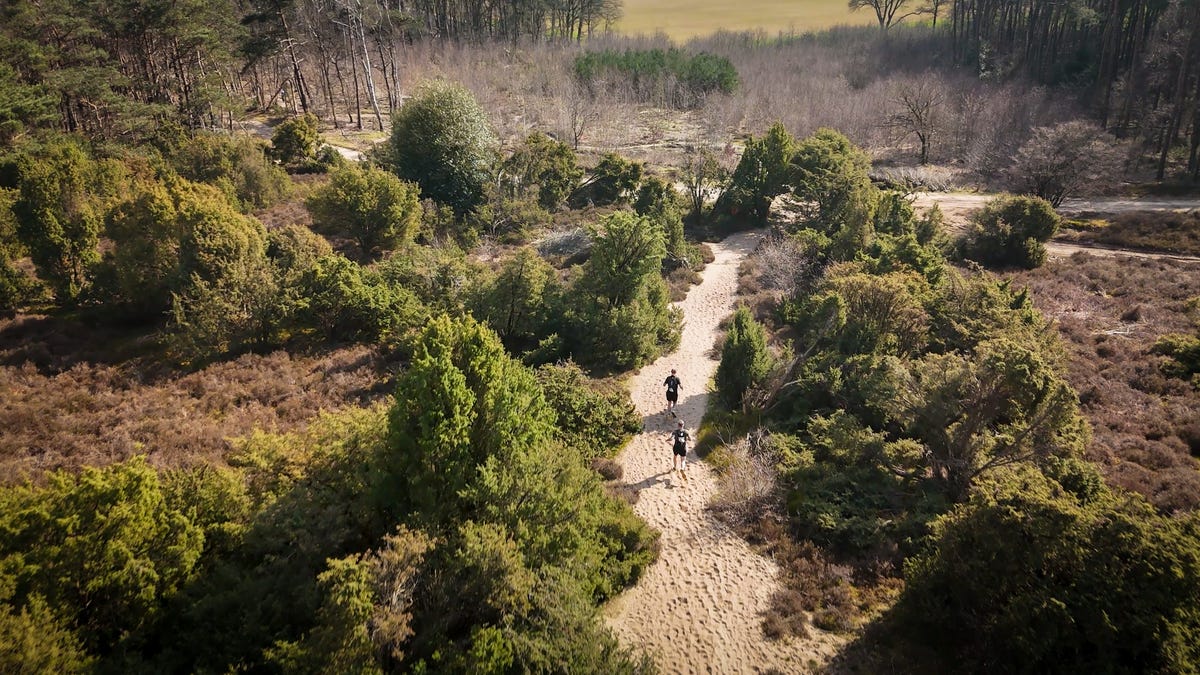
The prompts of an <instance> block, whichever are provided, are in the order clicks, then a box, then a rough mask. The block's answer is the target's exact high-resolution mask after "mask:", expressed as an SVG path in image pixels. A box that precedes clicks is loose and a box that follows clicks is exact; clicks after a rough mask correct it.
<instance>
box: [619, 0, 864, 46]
mask: <svg viewBox="0 0 1200 675" xmlns="http://www.w3.org/2000/svg"><path fill="white" fill-rule="evenodd" d="M623 9H624V16H623V17H622V18H621V20H620V22H618V24H617V29H618V30H620V31H622V32H624V33H629V34H638V33H657V32H661V33H665V34H666V35H667V36H669V37H670V38H672V39H673V40H679V41H682V40H686V39H688V38H693V37H696V36H699V35H707V34H709V33H715V32H716V31H719V30H766V31H772V32H773V31H776V30H780V29H782V30H785V31H790V32H805V31H815V30H820V29H823V28H828V27H830V26H838V25H846V24H850V25H864V24H873V23H874V22H875V15H874V13H872V12H871V11H869V10H864V11H860V12H851V11H850V10H849V9H848V8H847V5H846V2H845V1H844V0H808V1H807V2H796V0H749V1H748V2H739V3H733V2H728V1H727V0H625V2H624V3H623Z"/></svg>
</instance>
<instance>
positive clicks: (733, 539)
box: [605, 233, 840, 673]
mask: <svg viewBox="0 0 1200 675" xmlns="http://www.w3.org/2000/svg"><path fill="white" fill-rule="evenodd" d="M757 241H758V234H757V233H742V234H738V235H734V236H732V237H730V238H728V239H726V240H725V241H723V242H721V243H720V244H716V245H714V246H713V252H714V253H715V254H716V260H715V261H713V262H712V263H710V264H709V265H708V267H707V268H706V269H705V271H704V280H703V282H702V283H701V284H700V285H699V286H696V287H695V288H693V289H692V290H691V291H690V292H689V293H688V296H687V299H686V300H684V301H683V302H681V303H679V307H680V308H682V309H683V312H684V317H685V318H684V327H683V339H682V341H681V344H680V347H679V349H678V351H676V352H675V353H673V354H669V355H667V356H664V357H662V358H660V359H659V360H658V361H656V362H654V363H653V364H651V365H649V366H647V367H645V368H643V369H642V370H641V372H640V373H638V374H637V375H636V376H635V377H634V378H633V379H632V381H631V382H630V389H631V393H632V395H633V401H634V403H635V404H636V405H637V407H638V410H639V411H640V412H641V413H642V415H643V416H644V419H645V426H644V429H643V432H642V433H641V434H640V435H638V436H637V437H635V438H634V439H633V440H632V441H630V443H629V445H627V446H626V447H625V449H624V450H623V451H622V453H621V455H620V456H619V457H618V458H617V459H618V460H619V461H620V462H621V464H622V465H623V466H624V469H625V481H626V482H627V483H628V484H629V485H632V486H633V487H634V488H636V489H637V490H639V494H640V497H639V499H638V503H637V504H636V506H635V507H634V509H635V510H636V511H637V513H638V515H640V516H641V517H642V518H644V519H645V520H646V521H647V522H649V523H650V525H651V526H652V527H654V528H656V529H657V530H659V531H660V532H661V533H662V539H661V545H662V549H661V553H660V555H659V558H658V561H657V562H656V563H655V564H654V565H653V566H651V567H650V569H649V570H647V572H646V574H645V576H644V577H643V578H642V580H641V581H640V582H639V583H638V584H637V585H636V586H635V587H633V588H632V589H630V590H628V591H626V592H625V593H624V594H623V595H621V596H620V597H618V598H616V599H615V600H613V601H612V602H611V603H609V605H608V606H607V607H606V608H605V617H606V619H607V621H608V624H609V626H610V627H611V628H612V629H613V631H614V632H615V633H616V634H617V636H618V637H619V638H620V639H621V642H622V643H623V644H626V645H629V646H632V647H634V648H636V649H640V650H644V651H645V652H646V653H648V654H650V655H651V656H652V657H653V658H654V660H655V662H656V663H657V664H658V666H659V667H660V669H661V670H662V671H663V672H665V673H755V672H764V671H767V670H770V669H772V668H774V669H778V670H779V671H782V672H785V673H796V672H803V671H807V670H811V667H812V666H813V665H815V664H817V663H822V662H825V661H826V660H828V659H829V658H830V657H831V656H832V655H833V654H834V653H835V652H836V649H837V647H838V645H839V644H840V641H839V639H837V638H835V637H833V636H830V635H826V634H824V633H822V632H821V631H819V630H817V629H815V628H814V629H812V633H813V637H811V638H809V639H805V640H799V639H792V640H788V641H768V640H766V639H765V638H764V637H763V634H762V629H761V625H762V612H763V611H764V610H765V609H766V608H767V607H768V604H769V599H770V597H771V594H772V592H773V591H774V590H775V589H776V586H777V582H776V576H777V573H778V569H777V567H776V565H775V563H774V562H773V561H771V560H770V559H768V558H765V557H763V556H761V555H759V554H758V553H756V552H754V551H753V550H751V549H750V546H749V545H748V544H747V543H746V542H745V541H744V540H742V539H741V538H739V537H738V536H737V535H736V534H734V533H733V532H731V531H730V530H729V528H727V527H726V526H724V525H723V524H722V523H720V522H719V521H717V520H716V519H715V518H714V517H713V516H712V515H711V514H710V513H709V512H708V511H707V510H706V509H705V506H706V505H707V504H708V503H709V501H710V500H711V499H712V497H713V495H714V494H715V493H716V490H717V482H716V477H715V476H714V475H713V474H712V472H711V471H710V470H709V467H708V466H707V465H705V464H704V463H702V462H700V461H697V460H696V458H695V456H694V455H691V454H689V457H688V481H687V482H686V483H684V482H682V481H681V480H680V479H679V478H678V477H676V476H673V475H672V474H671V470H670V469H671V447H670V445H669V444H668V442H667V436H668V434H669V433H670V430H671V429H672V424H673V423H674V420H672V419H670V418H669V417H668V416H665V415H664V414H663V411H664V408H665V400H666V399H665V390H664V387H663V385H662V382H663V379H664V378H665V377H666V376H667V375H668V374H669V373H670V370H671V369H672V368H675V369H676V370H677V371H678V374H679V378H680V379H681V380H682V382H683V385H682V389H681V391H680V396H679V404H678V406H677V411H678V414H679V418H680V419H682V420H683V421H684V424H685V425H686V428H687V429H688V430H689V431H690V432H692V433H693V434H695V431H696V428H697V426H698V424H699V422H700V418H701V417H702V416H703V414H704V409H705V405H706V404H707V401H708V394H707V391H706V390H707V387H708V383H709V380H710V379H711V378H712V375H713V373H714V372H715V371H716V368H717V361H716V360H715V359H714V356H713V344H714V341H715V340H716V337H717V333H718V328H717V326H718V324H719V323H720V321H721V320H722V319H723V318H725V317H726V316H728V315H729V314H730V313H731V312H732V311H733V309H734V299H735V295H736V289H737V268H738V265H739V264H740V263H741V261H742V259H743V258H744V257H745V256H746V255H747V254H749V253H750V252H751V251H752V250H753V249H754V246H755V245H756V244H757Z"/></svg>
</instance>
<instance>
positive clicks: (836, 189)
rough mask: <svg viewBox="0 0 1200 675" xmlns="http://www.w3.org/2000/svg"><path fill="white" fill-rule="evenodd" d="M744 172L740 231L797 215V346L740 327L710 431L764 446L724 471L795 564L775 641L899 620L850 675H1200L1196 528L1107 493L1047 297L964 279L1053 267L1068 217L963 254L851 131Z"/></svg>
mask: <svg viewBox="0 0 1200 675" xmlns="http://www.w3.org/2000/svg"><path fill="white" fill-rule="evenodd" d="M742 162H743V164H742V165H739V167H738V169H737V170H736V171H735V172H734V177H733V183H732V184H731V186H730V187H729V189H728V190H727V191H726V192H725V196H724V198H723V199H722V201H720V202H718V207H719V208H720V209H723V210H724V211H725V212H726V213H728V212H734V211H736V212H749V213H752V214H755V215H759V214H760V211H761V216H762V217H765V216H766V211H767V210H768V209H770V208H771V205H772V202H773V201H774V200H773V199H772V198H773V197H775V196H777V195H790V196H791V197H793V198H794V200H795V203H794V204H793V205H792V207H791V209H792V214H791V215H792V216H793V217H790V218H786V219H781V221H780V222H781V224H780V225H779V227H778V231H777V238H776V239H775V240H773V241H771V242H769V243H768V244H767V245H766V246H765V247H764V250H763V251H761V252H760V253H759V254H758V258H759V260H758V262H757V263H756V264H757V265H759V267H760V271H759V273H758V274H756V275H755V278H756V281H755V283H758V284H760V285H761V287H762V288H764V289H765V290H766V291H768V295H767V296H766V297H765V299H764V301H763V303H762V304H760V305H759V306H758V315H759V317H761V318H762V319H764V320H766V321H767V322H768V323H769V324H770V325H771V326H772V327H774V328H775V329H777V333H776V334H777V335H781V336H787V337H786V338H782V339H781V342H780V343H779V344H776V345H775V347H774V349H772V348H771V347H769V346H768V344H767V341H766V340H765V337H766V331H765V330H764V328H763V326H762V325H761V324H759V323H758V322H757V321H756V320H755V319H754V317H753V316H752V315H751V313H750V312H749V311H747V310H745V309H743V310H741V311H740V312H739V314H738V315H737V316H735V319H734V321H733V323H732V325H731V326H730V330H729V332H728V335H727V337H726V340H725V342H724V344H723V346H722V359H721V364H720V366H719V368H718V371H717V378H716V382H717V386H718V396H717V400H718V401H720V402H722V403H723V404H724V405H725V406H727V409H728V411H729V412H727V413H716V414H714V415H712V416H711V417H710V419H709V420H708V422H707V423H706V425H707V426H708V427H709V430H708V431H706V432H705V433H706V434H708V435H710V437H720V438H724V439H728V438H730V437H732V436H734V435H741V436H743V437H744V440H742V441H741V442H739V443H737V444H735V445H734V446H733V447H732V448H726V449H723V450H721V451H719V452H718V453H717V454H716V455H715V457H714V458H715V460H716V462H717V464H718V465H722V466H725V467H727V469H726V470H727V472H728V473H727V475H728V478H727V479H726V480H725V487H724V488H723V490H722V496H721V497H720V498H719V500H718V504H717V507H716V508H717V510H718V512H720V513H723V514H725V516H726V517H727V518H728V519H729V520H730V521H731V522H732V523H734V524H735V525H737V526H739V527H742V528H745V529H747V530H750V531H752V532H753V533H754V534H755V536H756V537H760V538H763V539H765V540H766V541H767V542H768V544H769V547H770V550H771V551H773V552H774V553H775V555H776V556H777V558H778V559H779V562H780V564H781V569H782V570H783V578H784V580H785V584H786V588H785V590H783V591H781V592H780V593H778V594H777V595H776V596H775V598H774V601H773V604H774V611H773V613H771V614H769V615H768V617H767V620H766V623H765V629H766V630H767V631H768V632H769V633H772V634H777V635H786V634H792V633H796V634H804V632H805V630H806V626H807V625H808V624H809V623H812V624H814V625H816V626H818V627H820V628H822V629H824V630H832V631H845V632H849V631H852V630H854V629H856V628H859V627H861V626H863V624H864V623H866V621H868V620H877V623H876V624H875V626H874V628H875V630H868V631H865V632H863V633H862V634H860V638H859V640H858V641H857V643H856V644H855V645H854V647H853V648H852V649H851V650H850V651H849V652H848V653H847V654H844V655H843V658H845V659H846V660H847V665H848V666H850V667H851V669H853V668H855V667H857V668H865V669H866V670H878V669H882V668H885V667H886V666H885V665H884V664H888V663H904V664H906V665H908V666H909V667H910V668H911V669H912V670H914V671H922V670H930V671H941V670H955V669H966V670H972V671H997V672H1027V671H1041V670H1056V671H1062V672H1091V671H1093V670H1095V669H1097V668H1100V669H1107V670H1110V671H1115V672H1141V671H1144V670H1145V669H1147V668H1149V669H1154V670H1162V671H1164V672H1187V671H1190V670H1194V669H1195V668H1196V667H1197V664H1198V663H1200V651H1198V650H1197V649H1196V647H1195V646H1194V643H1195V637H1196V636H1197V635H1198V634H1200V622H1197V621H1196V619H1195V617H1194V616H1193V614H1192V613H1190V612H1189V611H1188V610H1187V609H1185V608H1187V607H1190V606H1191V605H1192V604H1193V603H1194V602H1195V601H1196V599H1197V598H1198V597H1200V529H1198V526H1200V520H1198V519H1197V515H1196V514H1194V513H1192V514H1160V513H1156V512H1155V511H1154V509H1153V508H1152V507H1151V506H1150V505H1149V504H1148V503H1147V502H1146V501H1145V500H1144V499H1143V498H1142V497H1140V496H1139V495H1136V494H1130V493H1126V492H1124V491H1121V490H1119V489H1116V488H1109V487H1106V486H1105V485H1104V481H1103V479H1102V478H1101V476H1100V474H1099V472H1098V471H1097V469H1096V468H1095V467H1094V466H1092V465H1090V464H1088V463H1087V462H1086V461H1084V460H1083V459H1082V452H1083V449H1084V446H1085V445H1086V443H1087V442H1088V439H1089V429H1088V425H1087V422H1086V421H1085V420H1084V418H1083V416H1082V415H1081V413H1080V410H1079V403H1078V398H1077V396H1076V393H1075V392H1074V391H1073V390H1072V388H1071V386H1070V385H1069V384H1068V382H1067V380H1066V377H1065V368H1066V357H1065V353H1064V350H1063V348H1062V345H1061V344H1060V342H1059V338H1058V336H1057V334H1056V332H1055V331H1054V329H1053V326H1052V324H1051V323H1050V322H1048V321H1047V320H1046V319H1045V318H1044V317H1042V316H1041V315H1040V314H1039V313H1038V312H1037V311H1036V310H1035V309H1034V308H1033V305H1032V303H1031V300H1030V298H1029V295H1028V293H1027V292H1026V291H1024V290H1020V289H1016V288H1014V287H1013V286H1012V285H1011V284H1010V283H1008V282H1006V281H1003V280H1000V279H998V278H996V277H994V276H992V275H990V274H989V273H987V272H985V271H982V270H978V269H976V270H967V271H964V270H962V269H960V268H956V267H955V266H952V265H950V264H949V257H950V256H953V255H967V256H969V257H974V258H976V259H978V260H982V261H984V262H986V263H987V264H989V265H997V266H1001V267H1003V266H1007V265H1011V264H1022V265H1029V264H1037V263H1038V251H1039V250H1040V247H1041V244H1040V243H1039V242H1040V241H1042V240H1043V239H1044V238H1045V237H1048V236H1049V234H1048V232H1047V230H1049V231H1051V232H1052V230H1053V228H1054V227H1055V226H1056V224H1057V223H1056V218H1057V217H1056V216H1054V214H1053V211H1052V209H1050V207H1049V205H1048V204H1047V203H1046V202H1044V201H1042V200H1040V199H1036V198H1024V197H1014V198H1008V199H1005V200H1002V201H1000V202H998V203H997V204H995V205H993V206H991V207H989V208H988V209H986V210H985V212H984V213H983V214H982V215H981V216H980V217H979V218H978V221H977V224H978V226H979V227H978V231H977V232H976V233H975V234H974V235H973V237H972V241H970V242H967V243H966V244H965V245H964V246H962V247H961V251H959V252H956V251H955V247H953V246H952V245H951V242H949V241H947V240H946V239H945V238H944V235H943V234H942V233H941V232H940V224H939V220H940V217H939V215H938V213H937V211H936V210H934V211H933V212H931V213H930V214H929V215H927V216H926V217H924V218H918V217H916V216H915V215H914V213H913V211H912V209H911V207H910V206H909V204H908V202H907V201H906V200H905V199H904V198H903V197H902V196H901V195H899V194H896V193H891V192H886V191H881V190H879V189H877V188H876V187H875V186H874V185H872V183H871V181H870V180H869V178H868V171H869V169H870V162H869V161H868V159H867V157H866V155H865V154H864V153H863V152H862V151H861V150H859V149H858V148H855V147H854V146H853V145H852V144H851V143H849V142H848V140H847V139H846V138H845V137H843V136H842V135H840V134H838V133H837V132H834V131H831V130H828V129H822V130H820V131H818V132H816V133H815V134H813V135H811V136H809V137H807V138H804V139H795V138H793V137H792V136H791V135H790V134H788V133H787V131H786V130H785V129H783V128H782V127H780V126H776V127H774V128H772V129H771V130H770V131H769V132H768V134H767V135H765V136H764V137H762V138H760V139H755V140H754V141H752V143H751V144H750V145H749V146H748V148H747V152H746V154H745V155H744V156H743V159H742ZM755 209H759V210H755ZM720 215H721V213H720V212H719V213H718V216H720ZM999 221H1003V223H1004V225H1003V226H999V225H998V222H999ZM981 233H987V234H986V236H984V235H983V234H981ZM1030 258H1032V259H1033V260H1030ZM1181 374H1183V375H1184V376H1187V374H1186V373H1181ZM781 522H782V525H780V524H779V523H781ZM901 579H902V580H903V584H901V583H900V580H901ZM1118 605H1119V606H1121V607H1123V608H1124V609H1123V610H1120V611H1117V610H1116V609H1115V608H1116V607H1117V606H1118ZM856 659H859V660H857V661H856Z"/></svg>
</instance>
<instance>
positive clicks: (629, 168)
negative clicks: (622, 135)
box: [572, 152, 645, 206]
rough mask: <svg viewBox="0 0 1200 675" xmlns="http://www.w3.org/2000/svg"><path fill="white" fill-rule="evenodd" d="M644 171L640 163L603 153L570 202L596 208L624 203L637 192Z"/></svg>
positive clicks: (614, 154) (613, 154) (612, 153)
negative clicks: (595, 206) (593, 205)
mask: <svg viewBox="0 0 1200 675" xmlns="http://www.w3.org/2000/svg"><path fill="white" fill-rule="evenodd" d="M644 171H645V166H644V165H643V164H642V163H641V162H631V161H629V160H627V159H625V158H624V157H621V156H620V155H618V154H616V153H614V152H609V153H605V154H604V156H603V157H601V158H600V161H599V162H598V163H597V164H596V166H595V168H593V169H592V172H591V177H590V178H588V179H587V180H586V181H584V183H583V185H582V186H580V188H579V190H578V191H577V192H576V193H575V196H574V197H573V198H572V201H573V202H575V203H579V204H587V203H592V204H595V205H597V206H607V205H609V204H616V203H618V202H623V201H626V200H628V199H629V198H630V197H631V196H632V195H633V193H634V191H635V190H637V187H638V183H640V182H641V181H642V173H643V172H644Z"/></svg>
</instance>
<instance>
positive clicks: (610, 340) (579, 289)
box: [563, 211, 680, 370]
mask: <svg viewBox="0 0 1200 675" xmlns="http://www.w3.org/2000/svg"><path fill="white" fill-rule="evenodd" d="M589 234H590V235H591V237H592V241H593V244H592V254H591V258H589V259H588V261H587V263H585V264H584V266H583V271H582V273H581V274H580V276H579V277H578V278H577V279H576V280H575V282H574V284H572V286H571V289H570V290H569V291H568V293H567V297H566V300H567V301H566V307H565V308H564V311H563V321H564V324H565V326H567V330H568V332H569V334H570V337H569V339H568V343H569V346H570V349H571V352H572V353H573V354H574V357H575V359H576V360H577V361H579V362H580V363H582V364H584V365H587V366H590V367H596V368H601V369H609V370H625V369H628V368H635V367H637V366H639V365H642V364H644V363H648V362H649V361H650V360H652V358H653V357H654V356H657V355H658V354H659V353H661V352H662V351H664V350H667V349H670V348H672V347H673V346H674V345H676V344H678V341H679V330H680V328H679V323H680V317H679V313H678V310H671V309H670V308H668V306H667V303H668V300H669V294H668V291H667V286H666V283H665V282H664V281H663V279H662V277H661V276H660V274H659V271H660V269H661V267H662V259H663V255H664V254H665V252H666V247H665V246H664V243H663V235H662V231H661V230H660V229H659V228H657V227H655V226H654V224H653V223H651V222H650V221H649V220H648V219H646V218H644V217H640V216H636V215H634V214H632V213H629V212H627V211H621V212H617V213H614V214H612V215H610V216H608V217H606V218H605V219H604V220H603V221H602V222H601V224H600V225H599V226H597V227H593V228H591V230H590V232H589Z"/></svg>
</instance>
